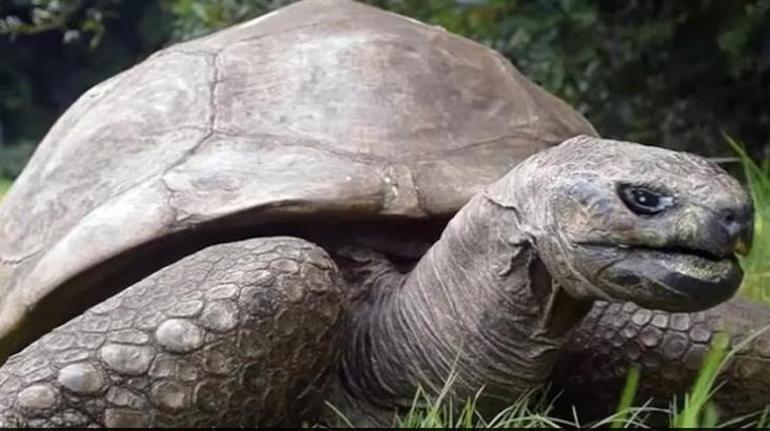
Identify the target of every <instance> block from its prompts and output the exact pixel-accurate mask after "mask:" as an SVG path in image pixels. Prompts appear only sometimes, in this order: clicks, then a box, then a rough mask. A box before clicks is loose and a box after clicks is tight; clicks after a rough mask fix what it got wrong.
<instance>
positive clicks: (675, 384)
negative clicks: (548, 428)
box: [554, 298, 770, 416]
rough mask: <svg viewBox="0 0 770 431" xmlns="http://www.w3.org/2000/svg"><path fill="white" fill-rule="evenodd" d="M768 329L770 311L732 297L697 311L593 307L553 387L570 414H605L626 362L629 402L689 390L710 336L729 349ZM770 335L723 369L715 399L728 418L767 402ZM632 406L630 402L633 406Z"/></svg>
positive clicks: (563, 359) (612, 403) (665, 398)
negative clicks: (632, 390)
mask: <svg viewBox="0 0 770 431" xmlns="http://www.w3.org/2000/svg"><path fill="white" fill-rule="evenodd" d="M767 325H770V308H768V307H766V306H762V305H758V304H754V303H751V302H749V301H747V300H744V299H740V298H735V299H733V300H731V301H728V302H726V303H723V304H721V305H718V306H716V307H714V308H711V309H708V310H706V311H703V312H698V313H667V312H664V311H655V310H647V309H644V308H640V307H638V306H636V305H634V304H632V303H626V304H619V303H612V304H608V303H606V302H598V303H597V304H595V305H594V307H593V309H592V310H591V312H590V313H589V314H588V316H587V317H586V318H585V319H584V320H583V322H582V324H581V325H580V326H579V327H578V328H577V329H576V330H575V332H574V333H573V336H572V339H571V341H570V343H569V344H568V345H567V346H566V350H565V352H564V354H563V355H562V356H561V359H560V361H559V363H558V364H557V365H556V368H555V372H554V383H555V385H556V387H557V389H564V390H565V393H564V396H565V401H566V402H570V403H574V404H576V405H577V407H578V411H579V412H580V411H584V412H589V413H591V412H590V411H589V409H590V410H593V413H594V414H595V415H598V416H602V415H606V414H609V413H612V412H613V410H614V408H615V406H616V404H617V402H618V400H619V398H620V392H621V390H622V388H623V384H624V381H625V378H626V374H627V372H628V369H629V367H630V366H631V364H638V365H639V367H640V371H641V380H640V388H639V393H638V395H637V397H636V400H637V403H640V402H644V401H645V400H646V399H648V398H649V397H653V396H654V397H658V398H659V399H660V400H661V401H663V402H664V406H665V405H666V403H668V402H669V401H670V400H671V399H672V398H671V395H672V394H678V395H679V396H678V397H677V398H678V399H680V400H681V399H682V397H681V395H682V394H684V393H685V392H687V391H689V390H690V389H691V388H692V384H693V382H694V381H695V378H696V376H697V374H698V369H699V367H700V365H701V363H702V362H703V359H704V358H705V354H706V352H707V350H708V347H709V343H710V342H711V340H712V338H713V336H714V333H715V332H717V331H720V330H724V331H726V332H727V333H729V334H730V336H731V346H735V345H736V344H738V343H739V342H740V341H741V340H743V339H745V338H746V337H747V336H748V335H749V334H751V333H752V331H756V330H759V329H762V328H763V327H765V326H767ZM769 370H770V331H766V332H764V333H763V334H762V335H760V336H759V337H758V338H756V339H755V340H754V341H753V342H751V343H750V344H749V345H748V346H747V347H746V348H745V349H744V350H742V351H740V352H739V353H738V354H737V355H736V356H735V357H734V358H733V360H732V361H731V362H730V363H729V364H728V366H727V367H726V368H725V370H724V371H723V373H722V374H721V376H722V377H721V379H719V380H718V381H720V380H722V381H724V382H725V384H724V386H723V387H722V388H721V389H720V390H719V391H718V392H717V394H716V397H715V400H716V401H717V404H718V405H719V406H720V407H722V408H723V409H724V411H725V413H728V414H729V415H737V414H745V413H752V412H755V411H757V410H761V409H763V408H764V407H766V406H768V405H770V372H768V371H769ZM637 405H638V404H637Z"/></svg>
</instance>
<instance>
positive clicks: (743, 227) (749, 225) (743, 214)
mask: <svg viewBox="0 0 770 431" xmlns="http://www.w3.org/2000/svg"><path fill="white" fill-rule="evenodd" d="M720 218H721V220H720V222H721V223H720V224H721V225H722V228H723V229H724V230H725V233H726V234H727V238H728V241H729V243H730V244H731V249H732V251H734V252H736V253H739V254H743V255H745V254H747V253H748V252H749V250H750V249H751V240H752V236H753V225H754V217H753V211H752V209H751V207H750V206H749V207H747V208H745V209H741V210H735V209H727V210H724V211H723V212H722V214H721V217H720Z"/></svg>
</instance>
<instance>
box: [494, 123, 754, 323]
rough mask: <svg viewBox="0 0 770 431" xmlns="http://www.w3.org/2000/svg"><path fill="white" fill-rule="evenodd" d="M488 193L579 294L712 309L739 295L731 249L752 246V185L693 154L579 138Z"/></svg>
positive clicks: (534, 160) (744, 250)
mask: <svg viewBox="0 0 770 431" xmlns="http://www.w3.org/2000/svg"><path fill="white" fill-rule="evenodd" d="M490 193H491V194H492V195H493V196H497V197H500V196H503V198H502V200H503V201H505V200H506V199H507V200H508V201H509V203H511V205H510V206H512V207H515V208H516V210H517V212H518V213H519V215H518V217H519V218H520V219H521V220H520V224H521V225H522V226H524V229H525V230H526V231H527V233H528V237H529V238H530V239H531V242H532V244H533V246H534V247H535V248H536V250H537V253H538V256H539V257H540V259H541V260H542V261H543V263H544V264H545V266H546V267H547V268H548V271H549V272H550V273H551V275H552V276H553V277H554V279H555V280H556V281H557V282H558V283H559V284H560V285H562V286H563V287H564V288H565V289H566V290H567V291H568V292H570V293H571V294H573V295H575V296H578V297H588V298H601V299H612V300H624V301H632V302H635V303H637V304H639V305H641V306H643V307H648V308H658V309H664V310H669V311H695V310H701V309H705V308H708V307H711V306H714V305H716V304H718V303H720V302H722V301H725V300H727V299H728V298H730V297H731V296H732V295H733V294H734V293H735V291H736V290H737V288H738V286H739V284H740V282H741V279H742V275H743V273H742V271H741V269H740V266H739V265H738V262H737V259H736V257H735V255H734V254H735V253H742V254H745V253H747V252H748V250H749V248H750V246H751V244H750V242H751V237H752V225H753V210H752V206H751V201H750V199H749V197H748V195H747V193H746V192H745V191H744V190H743V188H742V187H741V185H740V183H739V182H738V181H737V180H735V179H734V178H732V177H731V176H730V175H729V174H727V173H726V172H725V171H724V170H722V169H721V168H720V167H718V166H716V165H715V164H713V163H710V162H708V161H707V160H705V159H703V158H701V157H698V156H695V155H693V154H688V153H682V152H675V151H670V150H665V149H662V148H656V147H649V146H644V145H640V144H633V143H626V142H618V141H611V140H602V139H596V138H589V137H586V136H579V137H576V138H573V139H570V140H568V141H566V142H564V143H562V144H561V145H559V146H556V147H553V148H551V149H549V150H546V151H543V152H541V153H539V154H537V155H535V156H533V157H531V158H530V159H528V160H527V161H525V162H523V163H522V164H521V165H520V166H519V167H517V168H516V169H514V171H512V172H511V174H509V176H507V177H504V178H503V180H501V182H500V183H497V184H495V185H494V186H493V187H492V188H491V189H490ZM514 202H515V203H514Z"/></svg>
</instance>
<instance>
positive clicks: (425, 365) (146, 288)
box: [0, 0, 770, 427]
mask: <svg viewBox="0 0 770 431" xmlns="http://www.w3.org/2000/svg"><path fill="white" fill-rule="evenodd" d="M752 217H753V216H752V208H751V204H750V201H749V197H748V196H747V194H746V193H745V191H744V190H743V189H742V188H741V185H740V184H739V183H738V181H736V180H735V179H733V178H732V177H730V176H729V175H728V174H727V173H726V172H724V171H723V170H722V169H721V168H720V167H718V166H716V165H714V164H712V163H710V162H708V161H706V160H704V159H702V158H700V157H698V156H696V155H692V154H687V153H681V152H673V151H669V150H665V149H662V148H656V147H650V146H644V145H641V144H635V143H630V142H622V141H614V140H608V139H601V138H600V137H599V136H598V134H597V132H596V130H595V129H594V128H593V127H592V126H591V124H590V123H589V122H588V121H587V120H586V119H585V118H583V117H582V116H581V115H580V114H578V113H577V112H576V111H574V110H573V109H572V108H570V107H569V106H568V105H567V104H566V103H564V102H563V101H561V100H559V99H558V98H556V97H555V96H552V95H550V94H549V93H547V92H546V91H544V90H543V89H541V88H540V87H538V86H537V85H535V84H534V83H533V82H531V81H529V80H528V79H527V78H525V77H524V76H523V75H522V74H521V73H519V72H518V71H517V70H516V69H515V68H514V67H513V65H512V64H511V63H510V62H508V61H507V60H505V59H504V58H503V57H502V56H501V55H499V54H498V53H496V52H495V51H493V50H490V49H488V48H486V47H484V46H482V45H480V44H478V43H476V42H473V41H470V40H467V39H464V38H461V37H458V36H455V35H452V34H450V33H448V32H446V31H445V30H443V29H441V28H437V27H433V26H428V25H425V24H423V23H420V22H418V21H415V20H412V19H409V18H405V17H402V16H399V15H395V14H392V13H388V12H384V11H381V10H379V9H376V8H374V7H371V6H366V5H362V4H358V3H355V2H352V1H348V0H305V1H301V2H298V3H295V4H292V5H290V6H287V7H285V8H283V9H280V10H278V11H275V12H273V13H270V14H268V15H265V16H263V17H260V18H257V19H254V20H252V21H248V22H246V23H243V24H240V25H236V26H234V27H231V28H229V29H225V30H223V31H219V32H217V33H214V34H212V35H209V36H205V37H203V38H200V39H196V40H193V41H190V42H185V43H180V44H176V45H173V46H170V47H168V48H166V49H163V50H161V51H159V52H157V53H155V54H154V55H152V56H150V57H149V58H148V59H146V60H145V61H143V62H141V63H140V64H138V65H136V66H135V67H133V68H131V69H129V70H127V71H124V72H122V73H120V74H118V75H117V76H115V77H113V78H111V79H109V80H107V81H105V82H103V83H101V84H99V85H97V86H95V87H94V88H92V89H91V90H89V91H88V92H86V93H85V94H84V95H83V96H82V97H81V98H80V99H79V100H78V101H77V102H76V103H75V104H74V105H73V106H72V107H71V108H70V109H69V110H68V111H67V112H66V113H64V114H63V115H62V117H61V118H60V119H59V120H58V122H57V123H56V124H55V125H54V126H53V128H52V129H51V130H50V132H49V133H48V135H47V136H46V137H45V139H44V140H43V142H42V143H41V144H40V146H39V148H38V149H37V151H36V152H35V154H34V156H33V158H32V159H31V161H30V163H29V164H28V166H27V167H26V169H25V170H24V172H23V173H22V175H21V176H20V177H19V179H18V181H17V182H16V183H15V184H14V186H13V188H12V190H11V191H10V192H9V194H8V195H7V196H6V198H5V201H4V202H3V205H2V207H0V356H2V360H4V361H5V363H4V365H3V366H2V368H0V422H1V423H2V424H4V425H11V426H56V427H63V426H107V427H115V426H119V427H125V426H176V427H180V426H253V425H296V424H298V423H301V422H302V421H314V420H319V418H323V417H328V415H329V412H328V410H325V409H324V405H325V403H324V402H328V403H330V404H332V405H334V406H335V407H336V408H337V409H338V410H340V411H342V412H343V413H346V414H347V415H349V417H352V418H355V419H356V420H360V421H361V422H360V423H373V424H378V423H379V424H383V423H387V421H389V420H390V419H391V418H392V414H393V412H394V411H398V409H400V408H402V407H406V406H409V405H411V403H412V399H413V396H414V393H415V390H416V389H417V388H418V387H422V388H425V389H427V390H429V391H435V390H438V389H440V388H441V386H442V384H443V382H444V380H445V379H446V378H447V376H448V375H449V374H450V373H451V372H452V371H453V370H454V371H456V372H457V378H456V380H455V381H454V384H453V386H452V387H451V391H452V392H451V393H452V396H456V397H460V398H462V397H467V396H471V395H473V394H476V393H477V392H478V391H479V390H480V389H482V388H483V392H482V394H483V397H482V399H481V401H480V406H481V407H482V408H484V409H492V408H495V407H496V406H499V405H500V404H501V403H504V402H506V401H510V400H511V399H512V398H513V397H515V396H517V395H518V394H520V393H522V392H523V391H526V390H528V389H530V388H533V387H536V386H538V385H540V384H542V383H544V382H546V381H547V380H548V379H549V377H551V376H553V377H554V379H555V383H556V384H557V386H558V385H560V387H563V388H566V389H568V390H569V389H570V388H575V390H577V391H581V390H582V389H581V388H583V387H584V386H585V385H589V386H590V385H591V383H592V382H595V383H596V384H597V387H599V388H602V389H601V390H600V391H599V392H601V394H611V396H614V392H613V391H616V390H617V389H618V386H617V385H618V384H617V380H618V378H621V379H622V376H623V375H624V373H625V370H626V369H627V368H628V366H629V364H631V363H633V362H640V363H641V365H642V367H643V374H644V375H646V376H647V375H648V376H649V377H650V381H651V382H652V384H650V385H648V389H649V390H650V391H652V392H655V390H657V391H658V392H660V391H661V390H662V391H664V392H671V391H676V390H679V389H680V388H681V387H683V386H682V385H685V386H686V385H687V384H689V382H690V380H691V379H692V374H693V373H692V370H690V369H689V368H687V367H685V366H684V365H683V364H689V363H691V362H692V363H696V364H697V361H698V360H699V359H700V358H701V357H702V356H703V350H704V348H705V346H706V345H707V343H708V341H709V339H710V338H711V335H712V333H713V332H714V331H716V330H719V329H722V328H724V327H727V326H733V327H737V328H738V329H739V331H738V333H737V335H736V336H742V335H745V333H746V331H749V330H751V329H752V328H754V327H755V326H756V323H757V322H756V320H757V319H765V320H767V317H768V316H769V315H770V314H768V312H767V310H765V309H763V308H760V307H757V306H753V305H750V304H747V303H743V302H741V301H740V300H731V301H728V302H725V301H727V300H728V299H729V298H730V297H731V296H732V295H733V294H734V292H735V291H736V288H737V287H738V285H739V283H740V281H741V277H742V273H741V270H740V267H739V266H738V264H737V262H736V259H735V257H734V256H733V253H734V252H746V251H747V250H748V248H749V246H750V237H751V224H752ZM720 303H724V304H723V305H717V304H720ZM714 306H716V308H711V307H714ZM741 331H743V332H741ZM767 340H768V338H767V337H766V338H760V339H759V341H763V343H756V344H754V345H752V346H751V347H750V349H749V351H748V352H747V354H746V355H745V356H742V357H740V358H739V360H737V361H735V363H734V367H733V368H731V369H730V370H728V376H729V377H730V378H731V379H732V380H731V381H730V384H731V385H732V388H733V389H732V390H731V391H732V393H733V394H734V393H748V394H751V395H752V396H753V397H754V398H753V400H754V401H755V402H760V403H765V402H766V401H767V394H768V392H770V391H769V390H768V384H767V382H768V378H767V376H763V375H761V373H760V372H758V371H757V369H756V368H757V367H756V364H757V363H761V362H758V361H761V359H762V358H763V357H764V358H766V357H767V355H768V349H767V346H768V343H767ZM752 367H753V368H752ZM688 370H689V371H688ZM747 370H748V371H747ZM576 373H577V374H576ZM652 392H651V393H652ZM655 393H657V392H655ZM594 395H597V396H598V395H600V394H594Z"/></svg>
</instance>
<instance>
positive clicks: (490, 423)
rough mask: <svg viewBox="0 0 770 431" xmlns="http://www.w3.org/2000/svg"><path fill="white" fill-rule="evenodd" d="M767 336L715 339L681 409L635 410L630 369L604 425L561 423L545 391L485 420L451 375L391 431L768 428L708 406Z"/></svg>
mask: <svg viewBox="0 0 770 431" xmlns="http://www.w3.org/2000/svg"><path fill="white" fill-rule="evenodd" d="M767 330H770V325H768V326H767V327H765V328H763V329H761V330H759V331H757V332H755V333H754V334H752V335H751V336H749V337H746V339H744V340H743V341H742V342H741V343H738V344H736V345H735V346H733V348H732V349H730V350H728V346H729V344H730V342H729V337H728V336H727V334H724V333H720V334H717V336H715V337H714V340H713V341H712V344H711V346H710V349H709V351H708V353H707V354H706V357H705V358H704V361H703V364H702V365H701V368H700V371H699V374H698V378H697V379H696V381H695V383H694V384H693V387H692V389H691V390H690V391H689V392H688V393H687V394H685V396H684V402H683V403H682V404H681V407H679V405H678V404H677V403H676V399H672V401H671V403H670V405H669V407H668V408H667V409H661V408H657V407H650V406H648V405H647V404H644V405H642V406H640V407H634V406H633V402H634V397H635V395H636V390H637V387H638V384H639V378H640V374H639V370H638V369H637V368H631V370H630V371H629V374H628V378H627V379H626V384H625V387H624V388H623V392H622V395H621V399H620V402H619V403H618V406H617V409H616V412H615V413H614V414H613V415H611V416H609V417H607V418H604V419H601V420H596V421H593V422H589V423H583V422H581V421H580V417H579V416H580V415H579V412H573V417H572V418H561V417H555V416H553V415H552V409H553V400H549V399H548V398H547V397H546V394H547V390H546V389H545V388H536V389H533V390H531V391H529V392H526V393H525V394H523V395H521V396H520V397H519V398H518V399H517V400H516V401H514V402H513V403H512V404H511V405H510V406H509V407H508V408H506V409H504V410H503V411H501V412H500V413H498V414H497V415H495V416H493V417H491V418H485V417H484V416H483V415H482V414H481V413H480V412H479V411H478V410H477V409H476V405H477V401H478V399H479V397H480V395H481V392H479V393H478V394H476V396H475V397H473V398H469V399H467V400H464V401H462V402H460V403H458V402H457V401H455V400H453V399H452V398H451V397H450V396H449V394H450V389H451V387H452V385H453V384H454V382H455V380H456V378H457V373H456V372H454V371H453V372H452V373H451V374H450V375H449V377H448V378H447V380H446V382H445V384H444V387H443V388H442V389H441V391H440V392H439V393H438V395H436V396H433V397H431V396H429V395H427V394H426V392H425V391H424V390H422V389H421V388H418V390H417V394H416V395H415V397H414V400H413V402H412V406H411V407H410V408H409V410H408V411H406V412H405V413H402V414H400V415H397V416H396V417H395V420H394V422H393V424H392V425H393V427H395V428H412V429H435V428H440V429H449V428H452V429H454V428H464V429H468V428H483V429H497V428H507V429H510V428H540V429H542V428H565V427H566V428H573V427H576V428H607V427H609V428H612V429H620V428H632V427H633V428H640V427H641V428H646V427H650V426H651V425H649V424H647V423H645V421H646V419H647V417H648V416H649V415H650V414H652V413H657V414H661V413H663V414H667V415H668V417H669V421H668V424H669V427H670V428H694V429H703V428H735V427H737V426H740V427H741V428H766V427H768V426H770V408H766V409H765V410H764V411H758V412H755V413H753V414H749V415H745V416H742V417H739V418H732V419H729V420H726V421H721V422H720V417H719V413H718V410H717V408H716V406H715V405H714V404H713V403H712V402H711V398H712V397H713V395H714V393H715V392H716V391H717V390H718V389H719V385H718V384H717V377H718V376H719V373H720V372H721V371H722V370H723V369H724V367H725V365H726V364H727V363H728V362H729V361H730V359H731V358H732V357H733V356H734V355H735V354H736V353H737V352H739V351H740V350H741V349H743V348H744V347H745V346H747V345H748V344H749V343H751V342H752V341H753V340H754V339H755V338H756V337H757V336H759V335H761V334H762V333H764V332H765V331H767ZM329 408H331V409H332V411H333V412H334V413H335V415H336V417H337V418H338V420H337V423H335V424H334V426H335V427H340V428H358V427H357V426H356V424H353V423H351V421H350V420H348V419H347V418H346V417H345V416H344V415H343V414H342V413H340V412H339V410H337V409H336V408H334V406H332V405H329Z"/></svg>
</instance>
